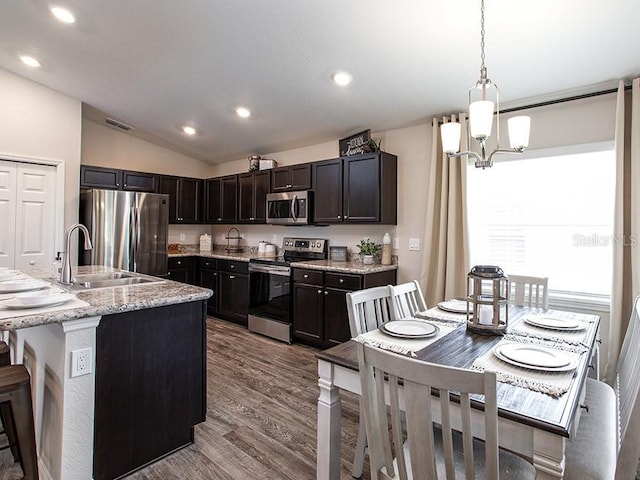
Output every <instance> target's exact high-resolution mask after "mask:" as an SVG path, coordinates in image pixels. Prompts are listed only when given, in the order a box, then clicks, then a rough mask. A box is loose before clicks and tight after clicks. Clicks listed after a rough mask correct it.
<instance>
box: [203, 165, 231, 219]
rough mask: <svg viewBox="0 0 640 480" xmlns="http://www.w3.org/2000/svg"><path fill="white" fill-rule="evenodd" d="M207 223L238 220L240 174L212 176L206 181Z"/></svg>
mask: <svg viewBox="0 0 640 480" xmlns="http://www.w3.org/2000/svg"><path fill="white" fill-rule="evenodd" d="M204 198H205V213H204V215H205V219H204V221H205V223H236V222H237V221H238V176H237V175H229V176H226V177H218V178H210V179H208V180H206V181H205V194H204Z"/></svg>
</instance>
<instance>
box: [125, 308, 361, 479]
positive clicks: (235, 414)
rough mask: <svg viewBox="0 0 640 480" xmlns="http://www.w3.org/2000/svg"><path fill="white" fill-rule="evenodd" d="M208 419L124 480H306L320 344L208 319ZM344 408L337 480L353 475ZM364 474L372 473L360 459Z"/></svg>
mask: <svg viewBox="0 0 640 480" xmlns="http://www.w3.org/2000/svg"><path fill="white" fill-rule="evenodd" d="M207 329H208V332H207V334H208V338H207V343H208V355H207V357H208V359H207V361H208V365H207V395H208V397H207V421H206V423H204V424H201V425H198V426H197V427H196V432H195V443H194V444H193V445H191V446H189V447H187V448H184V449H182V450H180V451H178V452H175V453H174V454H172V455H170V456H168V457H167V458H165V459H163V460H160V461H159V462H156V463H155V464H153V465H150V466H148V467H146V468H145V469H143V470H140V471H138V472H136V473H135V474H133V475H131V476H129V477H127V479H129V480H160V479H162V480H167V479H185V478H187V479H192V480H196V479H223V480H248V479H269V480H278V479H283V480H285V479H286V480H304V479H314V478H315V476H316V402H317V400H318V386H317V382H318V378H317V361H316V358H315V353H316V351H317V350H315V349H313V348H309V347H304V346H301V345H286V344H283V343H280V342H277V341H274V340H271V339H268V338H265V337H262V336H259V335H255V334H251V333H249V332H248V331H247V330H246V329H245V328H243V327H240V326H237V325H234V324H232V323H228V322H225V321H223V320H218V319H213V318H209V320H208V321H207ZM344 398H345V400H344V401H343V407H342V422H343V429H342V449H343V455H342V457H343V463H342V472H341V477H342V479H345V480H348V479H351V478H352V477H351V462H352V460H353V452H354V448H355V442H356V437H357V433H358V424H357V421H358V403H357V398H356V396H354V395H351V394H347V395H345V397H344ZM362 478H363V479H369V466H368V464H366V465H365V472H364V473H363V476H362Z"/></svg>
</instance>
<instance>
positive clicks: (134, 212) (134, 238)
mask: <svg viewBox="0 0 640 480" xmlns="http://www.w3.org/2000/svg"><path fill="white" fill-rule="evenodd" d="M138 208H139V207H138V196H137V195H136V197H135V202H134V206H132V207H131V235H130V239H131V250H130V251H131V262H130V263H131V264H130V265H129V268H130V269H131V271H132V272H137V271H138V268H137V264H136V263H137V260H136V257H137V254H138V238H139V235H140V234H139V228H138Z"/></svg>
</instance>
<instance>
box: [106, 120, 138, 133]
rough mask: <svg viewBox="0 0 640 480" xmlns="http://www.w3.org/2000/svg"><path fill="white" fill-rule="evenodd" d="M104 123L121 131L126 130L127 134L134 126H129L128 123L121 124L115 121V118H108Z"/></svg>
mask: <svg viewBox="0 0 640 480" xmlns="http://www.w3.org/2000/svg"><path fill="white" fill-rule="evenodd" d="M104 122H105V123H106V124H107V125H111V126H112V127H116V128H119V129H121V130H124V131H125V132H128V131H129V130H133V127H132V126H130V125H127V124H126V123H122V122H119V121H117V120H114V119H113V118H109V117H107V118H106V119H105V121H104Z"/></svg>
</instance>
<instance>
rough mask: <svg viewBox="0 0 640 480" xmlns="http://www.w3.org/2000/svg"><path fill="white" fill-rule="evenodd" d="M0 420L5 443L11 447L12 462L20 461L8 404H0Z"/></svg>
mask: <svg viewBox="0 0 640 480" xmlns="http://www.w3.org/2000/svg"><path fill="white" fill-rule="evenodd" d="M0 418H1V419H2V427H3V428H4V433H5V435H6V436H7V441H8V442H9V445H11V447H10V448H11V455H13V461H14V462H19V461H20V452H19V451H18V442H17V441H16V427H15V425H14V423H13V414H12V413H11V405H10V404H9V402H4V403H2V404H0Z"/></svg>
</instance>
